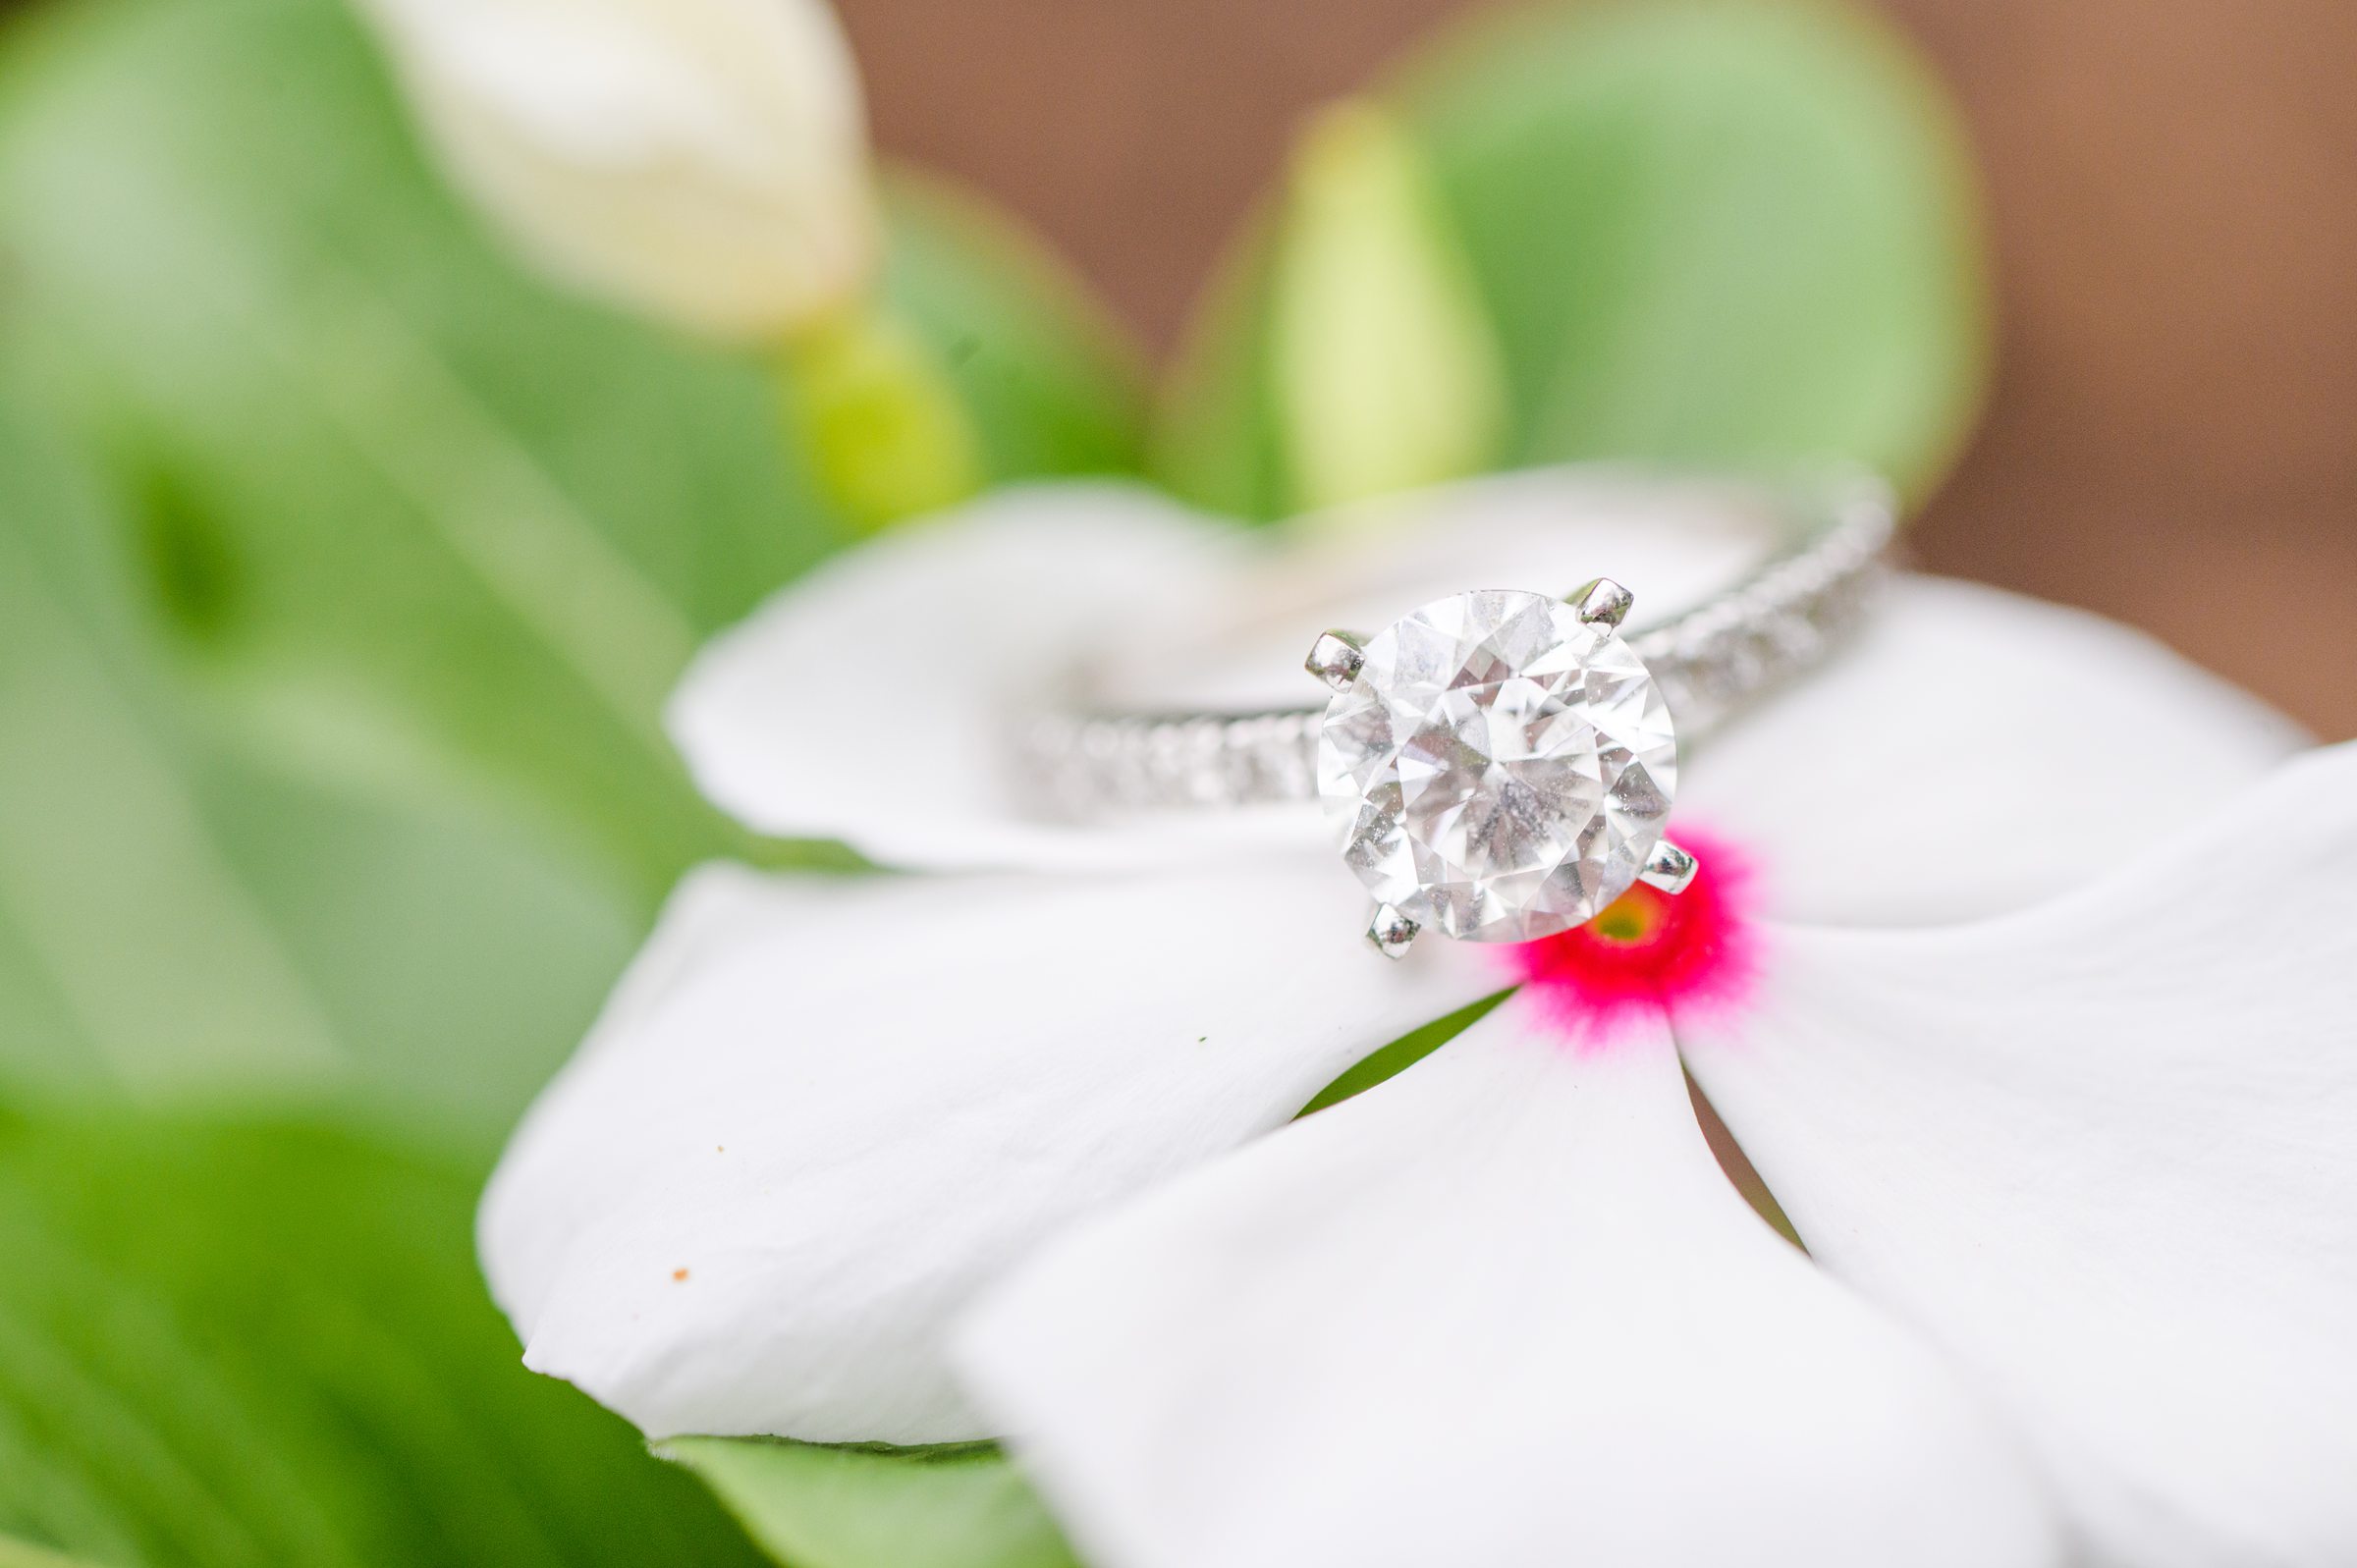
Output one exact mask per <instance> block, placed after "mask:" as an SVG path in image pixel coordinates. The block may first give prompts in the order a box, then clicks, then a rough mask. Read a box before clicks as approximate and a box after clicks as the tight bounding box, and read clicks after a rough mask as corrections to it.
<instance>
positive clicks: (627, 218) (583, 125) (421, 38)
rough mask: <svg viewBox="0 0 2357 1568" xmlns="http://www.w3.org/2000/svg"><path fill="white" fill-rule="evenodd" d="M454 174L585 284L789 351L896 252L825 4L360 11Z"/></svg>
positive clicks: (578, 0) (854, 83)
mask: <svg viewBox="0 0 2357 1568" xmlns="http://www.w3.org/2000/svg"><path fill="white" fill-rule="evenodd" d="M361 10H362V12H363V13H364V14H365V15H366V16H367V17H368V18H369V19H370V20H371V21H372V22H374V23H375V25H376V27H377V30H378V32H379V34H380V35H381V36H382V38H383V39H384V41H385V44H386V46H387V49H388V52H389V53H390V54H391V56H392V59H393V62H394V65H395V67H396V69H397V72H398V74H399V76H400V79H401V81H402V83H403V85H404V86H405V88H406V89H407V92H408V96H409V98H410V101H411V104H412V106H413V107H414V109H415V111H416V113H417V116H418V118H419V120H420V122H421V123H422V125H423V127H424V129H425V131H426V133H427V135H428V136H429V138H430V140H431V141H432V143H433V145H434V147H435V149H436V150H437V151H438V152H439V154H440V156H441V158H442V160H443V162H444V163H445V164H446V165H447V167H448V169H449V171H450V173H451V175H452V177H453V179H454V180H455V181H456V182H457V183H458V185H459V186H460V187H461V188H462V189H465V190H466V192H467V193H468V194H469V195H471V196H472V197H473V199H474V200H475V201H476V202H477V203H478V204H479V205H480V206H481V207H482V209H483V210H484V211H485V212H486V213H487V214H488V215H489V216H490V217H491V218H492V219H493V220H494V221H495V222H496V223H497V224H498V225H499V226H500V227H501V228H502V229H503V230H504V231H505V232H506V233H507V234H508V235H509V236H510V238H511V239H512V240H513V241H514V242H515V243H517V245H518V246H519V247H520V248H521V250H522V251H523V252H524V254H525V255H526V256H527V257H528V258H530V259H531V260H532V261H534V262H535V263H537V264H538V265H539V266H541V267H542V268H544V269H545V270H547V271H548V272H550V273H551V274H552V275H554V276H556V277H558V278H561V279H563V280H565V281H566V282H569V283H571V284H573V285H575V286H576V287H579V288H582V289H584V290H587V291H589V292H592V293H595V294H598V295H601V296H604V297H608V298H611V299H613V300H616V301H618V302H621V303H624V304H627V305H630V306H632V307H634V308H637V309H640V310H644V311H647V312H649V313H652V314H655V315H658V316H661V317H664V318H666V319H669V320H672V321H675V322H678V323H680V324H682V325H685V326H687V327H691V328H695V329H697V330H700V331H704V332H708V333H712V334H716V335H720V336H724V337H731V338H744V339H765V338H774V337H777V336H780V335H782V334H784V333H785V332H787V331H789V330H790V329H792V328H794V327H795V326H798V325H800V324H802V323H804V322H806V321H809V320H811V319H813V318H814V317H816V316H818V315H821V314H823V313H824V312H826V311H827V310H829V309H830V308H832V307H833V306H835V305H837V304H839V303H841V302H842V301H844V300H845V299H846V298H848V297H850V296H851V295H853V294H855V293H856V292H857V291H858V289H859V287H860V285H861V284H862V282H863V281H864V279H865V277H866V275H867V273H868V271H869V269H870V267H871V266H872V265H873V262H874V259H875V252H876V243H877V242H876V216H875V211H874V198H873V195H872V192H871V190H870V188H869V184H868V166H867V152H866V140H865V132H864V128H863V123H862V117H861V110H860V102H859V87H858V80H857V77H856V75H855V74H854V72H853V69H852V65H851V60H850V51H849V49H848V48H847V47H846V45H845V43H844V39H843V34H842V32H841V30H840V28H839V27H837V25H836V22H835V18H834V15H833V13H831V12H830V11H828V10H827V8H826V7H825V5H823V4H822V3H820V0H361Z"/></svg>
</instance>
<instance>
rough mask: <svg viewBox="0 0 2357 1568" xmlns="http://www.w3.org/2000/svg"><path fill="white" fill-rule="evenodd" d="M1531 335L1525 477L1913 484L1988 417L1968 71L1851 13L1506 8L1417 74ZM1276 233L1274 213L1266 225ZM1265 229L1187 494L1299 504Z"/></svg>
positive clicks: (1719, 1)
mask: <svg viewBox="0 0 2357 1568" xmlns="http://www.w3.org/2000/svg"><path fill="white" fill-rule="evenodd" d="M1392 101H1393V103H1394V105H1395V107H1396V109H1397V112H1398V115H1399V116H1400V118H1401V120H1402V123H1403V124H1404V125H1405V126H1406V127H1407V128H1409V130H1410V131H1411V132H1413V133H1414V135H1416V136H1417V137H1418V139H1419V141H1420V143H1421V145H1422V148H1423V151H1424V154H1425V156H1426V157H1427V159H1428V160H1429V163H1430V167H1431V169H1432V171H1433V174H1434V177H1435V178H1436V180H1437V182H1438V184H1439V187H1440V189H1441V191H1442V192H1443V195H1444V197H1445V199H1446V202H1447V205H1448V208H1449V212H1450V214H1451V217H1452V219H1453V223H1454V226H1455V230H1456V235H1455V239H1456V241H1457V243H1458V244H1459V245H1460V246H1461V248H1462V249H1463V251H1464V253H1465V254H1466V255H1467V256H1469V257H1470V259H1471V265H1472V267H1473V270H1474V273H1475V276H1476V278H1477V280H1478V284H1479V288H1480V293H1481V296H1482V297H1483V299H1484V301H1485V303H1486V307H1487V309H1488V312H1489V315H1490V317H1491V320H1492V322H1493V324H1494V326H1495V329H1496V333H1497V338H1498V341H1499V343H1500V345H1501V346H1502V348H1503V350H1504V353H1505V361H1506V373H1507V384H1508V394H1509V415H1510V418H1509V423H1510V427H1511V429H1510V437H1509V443H1508V449H1507V463H1508V465H1514V466H1519V465H1525V464H1531V463H1540V462H1547V461H1555V460H1572V459H1584V458H1635V459H1649V460H1663V461H1670V462H1682V463H1697V464H1712V465H1723V464H1741V465H1767V466H1778V465H1784V464H1790V463H1822V462H1829V461H1836V460H1854V461H1859V462H1863V463H1865V464H1867V465H1869V466H1872V467H1875V468H1878V469H1880V470H1882V471H1883V472H1885V473H1887V474H1889V475H1891V476H1892V477H1893V478H1894V479H1896V480H1897V481H1898V482H1899V483H1900V485H1901V487H1902V488H1903V489H1904V490H1906V491H1907V492H1908V493H1909V494H1911V495H1920V494H1922V493H1923V492H1924V491H1925V490H1927V489H1928V488H1929V487H1930V486H1931V485H1933V484H1934V483H1936V482H1937V480H1938V478H1939V476H1940V474H1941V473H1942V472H1943V471H1944V469H1945V467H1946V463H1947V462H1948V461H1949V460H1950V459H1951V458H1952V456H1953V454H1954V452H1955V450H1956V448H1957V446H1958V444H1959V443H1960V441H1961V440H1962V438H1963V436H1964V434H1965V432H1966V430H1967V428H1968V426H1969V424H1970V421H1971V418H1972V416H1973V414H1974V412H1975V411H1976V409H1977V407H1978V404H1979V399H1980V396H1981V392H1982V388H1983V383H1984V380H1985V376H1986V369H1987V360H1988V332H1989V328H1988V309H1987V302H1986V297H1985V296H1986V285H1985V280H1984V278H1983V275H1982V269H1981V256H1980V244H1979V232H1978V224H1977V219H1976V216H1975V205H1974V186H1973V181H1972V177H1971V173H1970V169H1969V165H1968V161H1967V158H1966V156H1965V153H1964V152H1963V150H1962V142H1961V139H1960V136H1959V135H1958V132H1957V129H1956V126H1955V123H1954V120H1953V117H1952V114H1951V111H1950V109H1949V106H1948V104H1947V102H1946V98H1945V96H1944V95H1943V93H1942V91H1941V89H1940V87H1939V86H1938V84H1937V83H1936V82H1935V81H1934V80H1933V79H1932V78H1931V76H1930V75H1929V74H1928V72H1927V71H1926V69H1925V68H1924V66H1923V65H1922V63H1921V62H1920V61H1918V60H1917V59H1916V58H1915V57H1914V56H1913V55H1912V54H1911V53H1910V52H1908V50H1907V49H1906V48H1905V46H1904V45H1903V44H1901V43H1900V41H1899V40H1898V39H1897V37H1896V36H1895V34H1894V33H1893V32H1892V31H1891V29H1890V28H1889V27H1888V26H1887V25H1886V24H1883V23H1881V22H1879V21H1876V20H1875V19H1873V18H1872V17H1870V16H1869V15H1867V14H1866V13H1864V12H1863V11H1859V10H1853V9H1850V8H1848V7H1846V6H1837V5H1817V4H1784V3H1775V0H1762V3H1729V0H1668V3H1661V4H1630V3H1625V0H1620V3H1600V4H1594V5H1582V6H1550V7H1545V8H1542V9H1539V10H1535V11H1530V12H1525V13H1519V14H1516V15H1513V16H1510V17H1507V18H1503V19H1489V20H1486V21H1483V22H1481V23H1478V24H1476V25H1475V26H1474V27H1472V28H1471V29H1470V30H1468V31H1466V32H1465V33H1463V34H1462V35H1460V36H1458V37H1456V38H1454V39H1453V40H1451V41H1450V43H1449V44H1448V45H1447V46H1446V47H1444V48H1443V49H1441V50H1439V51H1436V52H1434V53H1433V54H1431V55H1430V56H1429V57H1428V58H1427V59H1426V60H1425V61H1423V62H1422V63H1421V64H1420V65H1419V66H1417V67H1416V68H1415V69H1413V70H1412V71H1411V72H1410V73H1409V74H1408V75H1407V76H1406V77H1404V78H1403V79H1402V80H1401V81H1399V82H1398V83H1397V84H1396V85H1395V87H1394V89H1393V93H1392ZM1262 227H1263V230H1264V231H1265V230H1266V228H1267V225H1265V224H1264V225H1263V226H1262ZM1267 251H1268V246H1267V243H1266V241H1265V237H1263V238H1253V239H1248V240H1247V242H1246V243H1245V246H1244V248H1243V250H1242V252H1241V253H1240V255H1239V257H1238V258H1237V259H1236V260H1234V261H1233V262H1232V263H1231V264H1230V276H1231V280H1232V281H1231V283H1230V286H1229V287H1228V288H1227V289H1225V290H1224V291H1223V292H1222V297H1221V298H1220V300H1219V301H1218V303H1217V304H1216V306H1215V315H1214V316H1213V317H1212V318H1211V319H1209V320H1207V321H1206V322H1205V323H1204V324H1203V325H1202V326H1200V327H1199V328H1198V329H1197V331H1196V333H1195V334H1194V337H1193V343H1194V348H1193V350H1192V351H1191V353H1190V355H1189V360H1188V365H1189V369H1188V371H1187V373H1186V374H1184V375H1182V376H1181V377H1180V379H1179V381H1178V386H1177V390H1176V394H1175V402H1174V404H1173V406H1172V407H1171V408H1170V409H1169V410H1168V411H1167V413H1166V415H1165V419H1166V438H1165V440H1164V441H1163V442H1162V443H1161V454H1162V457H1163V461H1164V471H1165V472H1166V473H1167V474H1168V475H1169V476H1170V478H1171V479H1172V482H1173V483H1174V484H1176V485H1177V486H1178V487H1179V488H1180V489H1182V490H1185V491H1186V492H1188V493H1190V494H1191V495H1193V496H1195V497H1196V498H1197V499H1199V500H1202V501H1204V502H1206V503H1208V504H1212V505H1216V506H1221V507H1225V508H1228V509H1232V510H1236V511H1241V512H1244V513H1247V514H1259V515H1277V514H1284V513H1286V512H1288V511H1289V510H1291V509H1292V507H1293V506H1294V504H1295V503H1296V501H1297V500H1298V497H1297V495H1296V494H1295V493H1294V490H1293V488H1292V486H1291V484H1290V482H1289V479H1288V474H1289V471H1290V467H1289V460H1288V453H1287V451H1286V447H1285V435H1284V429H1283V423H1282V421H1281V420H1279V419H1278V418H1277V417H1276V406H1275V403H1274V400H1273V398H1272V395H1271V392H1270V390H1269V383H1270V381H1271V378H1272V376H1273V374H1274V373H1275V372H1274V368H1273V363H1272V361H1273V349H1272V345H1273V344H1275V343H1277V342H1281V341H1282V340H1283V338H1284V335H1285V333H1286V330H1287V328H1286V326H1285V324H1284V323H1283V322H1282V321H1279V320H1276V319H1274V314H1275V312H1276V311H1277V309H1278V308H1279V307H1280V305H1281V304H1282V301H1281V300H1279V299H1276V298H1274V297H1272V295H1271V290H1270V282H1269V276H1270V275H1269V259H1268V254H1267Z"/></svg>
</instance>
